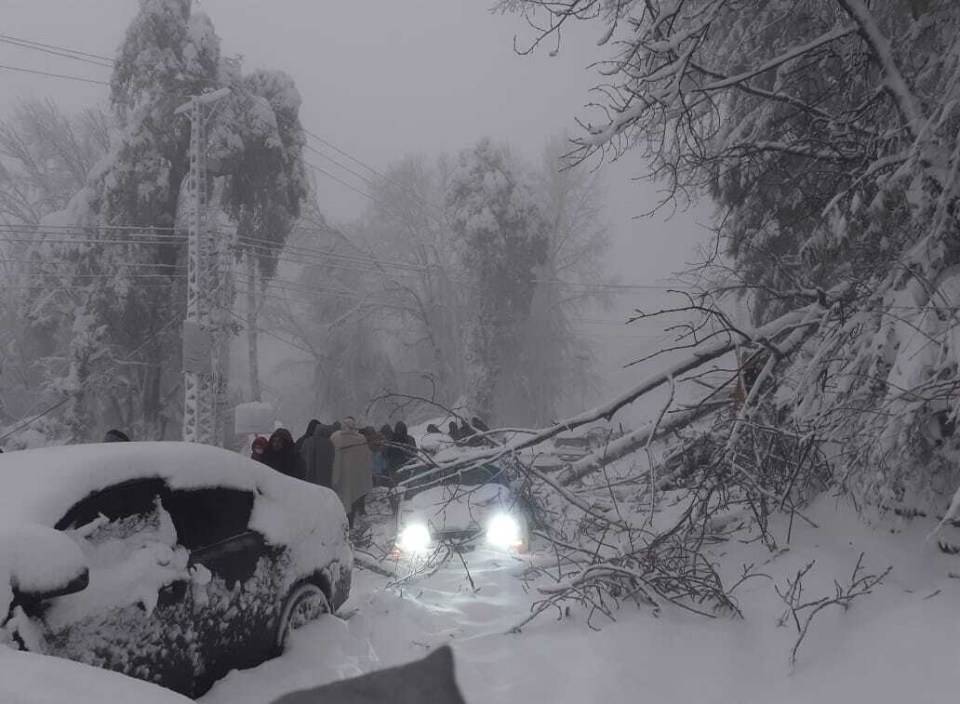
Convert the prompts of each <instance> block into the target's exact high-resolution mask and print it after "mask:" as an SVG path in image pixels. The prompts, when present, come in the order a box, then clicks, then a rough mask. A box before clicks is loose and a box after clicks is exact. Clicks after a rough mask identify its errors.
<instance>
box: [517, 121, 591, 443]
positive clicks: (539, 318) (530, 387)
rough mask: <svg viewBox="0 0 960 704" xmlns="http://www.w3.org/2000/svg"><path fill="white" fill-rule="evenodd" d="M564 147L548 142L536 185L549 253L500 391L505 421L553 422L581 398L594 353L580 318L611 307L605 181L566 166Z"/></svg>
mask: <svg viewBox="0 0 960 704" xmlns="http://www.w3.org/2000/svg"><path fill="white" fill-rule="evenodd" d="M567 149H568V143H567V142H566V141H565V140H562V139H553V140H551V141H550V142H549V143H548V144H547V145H546V147H545V148H544V150H543V153H542V155H541V161H540V165H539V169H538V170H537V172H536V173H535V178H534V180H533V186H534V187H535V188H536V190H537V193H538V194H539V197H540V202H541V204H542V208H543V215H544V217H545V219H546V224H547V226H546V231H545V237H546V250H545V255H544V259H543V262H542V264H540V265H539V266H538V267H536V268H535V270H534V276H535V288H534V293H533V298H532V299H531V304H530V315H529V320H528V321H527V322H526V324H524V326H523V328H522V333H521V338H520V344H518V345H517V347H516V349H515V354H514V355H513V356H512V361H511V363H510V364H509V365H508V368H507V372H506V374H505V376H504V379H503V380H502V382H501V385H500V386H501V389H500V392H499V394H498V397H499V398H498V406H499V408H500V409H501V410H500V411H499V414H498V415H499V416H500V417H502V419H503V420H504V421H505V422H508V423H512V422H517V423H528V424H529V423H534V424H537V425H546V424H549V423H552V422H553V421H554V420H556V418H557V413H558V412H559V411H560V410H561V408H562V407H564V406H567V407H569V406H570V405H571V403H576V401H577V400H578V397H579V396H582V393H580V392H581V391H583V389H584V386H585V385H586V386H589V380H590V377H591V376H592V374H591V370H590V368H589V360H590V359H592V358H593V356H594V354H593V349H592V346H591V342H590V340H589V339H588V338H586V337H583V336H581V335H580V334H579V327H580V326H579V324H578V318H579V317H581V316H582V315H583V314H584V312H585V311H587V310H588V309H596V308H601V309H602V308H603V307H604V306H605V305H607V304H608V303H609V297H608V295H607V291H608V289H606V288H604V283H606V278H605V277H604V275H603V264H602V259H603V256H604V255H605V254H606V252H607V250H608V248H609V239H608V237H607V229H606V224H605V222H604V218H603V199H602V193H603V188H602V185H601V176H600V174H599V172H596V171H590V170H588V169H587V168H586V167H584V166H578V167H569V166H568V165H567V164H565V163H564V162H563V158H562V157H563V154H564V153H565V152H566V151H567Z"/></svg>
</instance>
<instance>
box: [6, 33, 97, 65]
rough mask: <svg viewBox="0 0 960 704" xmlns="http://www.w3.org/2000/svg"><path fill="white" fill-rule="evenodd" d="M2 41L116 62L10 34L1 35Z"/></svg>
mask: <svg viewBox="0 0 960 704" xmlns="http://www.w3.org/2000/svg"><path fill="white" fill-rule="evenodd" d="M0 41H8V42H19V43H21V44H30V45H31V46H36V47H41V48H43V49H53V50H56V51H63V52H67V53H69V54H75V55H76V56H83V57H86V58H89V59H98V60H100V61H106V62H107V63H110V64H113V63H115V61H114V60H113V59H111V58H110V57H108V56H103V55H101V54H90V53H87V52H85V51H77V50H76V49H68V48H66V47H63V46H57V45H56V44H44V43H43V42H37V41H34V40H32V39H24V38H22V37H11V36H10V35H8V34H0Z"/></svg>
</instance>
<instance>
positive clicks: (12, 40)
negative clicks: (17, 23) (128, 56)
mask: <svg viewBox="0 0 960 704" xmlns="http://www.w3.org/2000/svg"><path fill="white" fill-rule="evenodd" d="M0 43H3V44H9V45H11V46H17V47H20V48H21V49H30V50H32V51H39V52H43V53H44V54H50V55H51V56H59V57H61V58H64V59H72V60H74V61H82V62H83V63H86V64H92V65H93V66H99V67H100V68H113V61H109V62H108V63H104V61H103V60H102V59H99V58H97V59H91V58H86V57H85V56H80V55H77V54H74V53H69V51H70V50H68V49H63V50H60V49H59V48H53V47H52V46H50V45H46V44H40V43H38V42H30V41H27V40H25V39H17V38H16V37H8V36H6V35H4V34H0Z"/></svg>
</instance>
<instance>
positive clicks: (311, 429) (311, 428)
mask: <svg viewBox="0 0 960 704" xmlns="http://www.w3.org/2000/svg"><path fill="white" fill-rule="evenodd" d="M320 425H321V423H320V421H318V420H317V419H316V418H314V419H313V420H311V421H310V422H309V423H307V430H306V432H304V434H303V435H301V436H300V437H299V438H297V442H296V443H295V444H294V447H295V448H297V452H300V450H301V448H303V443H304V441H305V440H306V439H307V438H308V437H310V436H311V435H313V434H314V433H315V432H317V428H319V427H320Z"/></svg>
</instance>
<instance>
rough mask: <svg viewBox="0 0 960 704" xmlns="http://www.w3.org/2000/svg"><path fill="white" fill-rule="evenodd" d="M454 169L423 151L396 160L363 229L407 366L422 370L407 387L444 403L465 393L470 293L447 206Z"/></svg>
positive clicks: (388, 321)
mask: <svg viewBox="0 0 960 704" xmlns="http://www.w3.org/2000/svg"><path fill="white" fill-rule="evenodd" d="M449 171H450V169H449V163H448V161H447V160H444V159H441V160H440V162H439V163H437V164H436V165H435V166H434V165H431V164H429V163H427V162H426V161H425V160H424V159H422V158H417V157H408V158H405V159H402V160H401V161H399V162H397V163H395V164H391V165H390V166H389V167H388V168H387V169H386V171H385V172H384V173H383V175H382V176H381V177H379V178H376V179H374V181H373V183H372V184H371V186H370V193H371V195H372V196H373V200H372V204H371V206H370V209H369V210H368V212H367V214H366V217H365V218H364V221H363V223H362V228H361V229H362V232H363V236H364V239H365V240H366V241H367V249H368V250H369V255H368V256H369V260H370V262H371V266H373V267H374V268H376V269H377V271H378V274H379V276H378V278H379V281H380V283H381V286H382V288H383V295H382V296H381V298H382V299H383V301H384V303H385V309H384V311H383V319H384V320H383V324H384V326H385V327H386V328H388V329H391V330H393V331H394V332H395V335H396V339H397V340H399V341H400V343H401V346H402V348H403V350H402V351H403V352H406V353H407V354H403V355H402V356H403V357H405V358H406V359H407V360H408V361H407V363H406V364H405V366H407V367H409V366H413V367H414V368H415V369H416V371H417V372H419V373H418V374H416V375H413V379H414V380H415V382H414V383H412V384H409V385H406V386H405V387H404V388H405V389H406V390H407V391H409V392H410V393H415V394H424V395H427V396H430V397H432V399H433V400H436V401H437V402H438V403H442V404H444V405H451V404H453V403H455V402H456V401H457V399H458V398H459V397H460V395H461V394H462V392H463V361H462V360H463V341H462V338H461V335H460V334H459V321H461V320H463V319H464V310H463V303H464V297H463V295H462V292H461V286H460V283H459V281H458V279H459V267H458V260H457V255H456V248H455V245H454V242H453V238H452V236H451V235H452V233H451V229H450V222H449V218H448V215H447V210H446V208H445V207H444V191H445V183H446V181H447V179H448V177H449ZM394 352H395V354H396V353H397V351H396V350H395V351H394ZM424 376H426V377H429V382H428V383H426V384H424V383H422V382H424V381H425V380H424V379H423V377H424Z"/></svg>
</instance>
